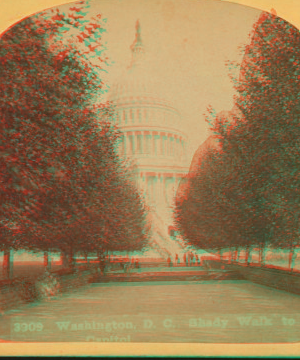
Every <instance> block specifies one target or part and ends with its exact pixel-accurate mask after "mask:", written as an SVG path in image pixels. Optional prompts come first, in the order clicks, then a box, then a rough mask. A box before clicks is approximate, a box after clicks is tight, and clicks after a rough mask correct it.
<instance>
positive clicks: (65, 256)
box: [60, 251, 68, 268]
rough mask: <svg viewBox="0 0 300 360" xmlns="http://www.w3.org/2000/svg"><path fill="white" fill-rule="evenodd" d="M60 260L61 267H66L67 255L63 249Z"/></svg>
mask: <svg viewBox="0 0 300 360" xmlns="http://www.w3.org/2000/svg"><path fill="white" fill-rule="evenodd" d="M60 260H61V264H62V266H63V268H66V267H67V266H68V257H67V254H66V252H65V251H62V252H61V254H60Z"/></svg>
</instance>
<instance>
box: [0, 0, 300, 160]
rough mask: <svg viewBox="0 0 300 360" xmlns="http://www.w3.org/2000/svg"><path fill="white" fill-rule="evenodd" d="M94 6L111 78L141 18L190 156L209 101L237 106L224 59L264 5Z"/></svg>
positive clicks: (238, 55)
mask: <svg viewBox="0 0 300 360" xmlns="http://www.w3.org/2000/svg"><path fill="white" fill-rule="evenodd" d="M2 1H4V2H6V0H2ZM15 1H20V0H15ZM30 1H32V0H30ZM30 1H29V3H30ZM52 1H54V0H52ZM236 1H237V2H238V1H239V0H236ZM244 1H245V0H244ZM252 1H253V3H255V2H256V3H257V1H256V0H252ZM259 1H260V2H261V3H263V2H265V3H266V6H268V7H269V10H270V9H271V8H272V7H273V8H274V7H275V9H276V5H277V9H278V6H279V3H278V1H277V0H273V2H272V1H270V0H265V1H263V0H259ZM286 1H289V0H286ZM42 2H43V3H45V5H46V4H47V5H46V6H45V7H49V6H50V5H51V4H50V3H51V1H50V0H42ZM239 2H242V1H239ZM248 2H249V1H248ZM281 2H282V1H281ZM298 3H300V1H299V2H298ZM272 4H273V5H274V6H272ZM70 6H72V5H71V4H67V5H63V6H61V8H62V9H63V8H65V7H67V8H68V7H70ZM277 9H276V10H277ZM90 10H91V12H94V13H102V14H103V16H104V17H106V18H107V24H106V28H107V33H105V34H104V39H103V40H104V41H106V42H107V47H108V50H107V55H108V56H109V58H110V59H111V60H112V62H113V64H112V65H111V66H110V67H109V68H108V75H107V77H106V78H105V80H106V81H107V82H108V83H109V84H112V83H114V82H117V81H118V80H119V79H120V80H121V79H122V76H123V74H124V73H125V72H126V67H127V66H128V65H129V63H130V60H131V52H130V45H131V44H132V42H133V40H134V37H135V23H136V20H137V19H139V20H140V23H141V30H142V31H141V34H142V39H143V43H144V46H145V49H146V54H147V57H148V64H149V68H148V69H147V74H148V75H149V79H153V78H156V79H159V82H160V83H161V86H160V89H159V94H160V95H161V97H163V98H166V99H167V100H171V101H173V103H175V104H176V107H177V108H178V110H179V111H180V112H181V114H182V129H183V131H184V132H185V133H186V134H187V135H188V137H189V146H188V158H189V161H190V160H191V158H192V156H193V154H194V152H195V151H196V150H197V148H198V147H199V145H200V144H201V143H202V142H203V141H204V140H205V139H206V138H207V136H208V135H209V133H208V125H207V124H206V122H205V114H206V113H207V108H208V106H212V107H213V108H214V109H215V110H216V112H219V111H223V110H230V109H231V108H232V106H233V95H234V90H233V86H232V83H231V80H230V78H229V76H228V69H227V68H226V66H225V62H226V61H227V60H229V61H237V62H241V60H242V52H241V50H240V49H239V47H240V46H241V45H244V44H246V43H249V42H250V37H249V33H250V31H251V29H252V25H253V23H254V22H255V20H256V19H257V18H258V16H259V14H260V11H259V10H257V9H255V8H251V7H247V6H242V5H237V4H234V3H231V2H227V1H220V0H197V1H195V0H151V1H150V0H147V1H145V0H94V1H93V2H92V6H91V8H90ZM277 12H278V10H277ZM0 21H1V18H0Z"/></svg>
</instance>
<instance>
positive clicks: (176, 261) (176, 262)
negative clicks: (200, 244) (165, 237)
mask: <svg viewBox="0 0 300 360" xmlns="http://www.w3.org/2000/svg"><path fill="white" fill-rule="evenodd" d="M176 264H178V254H176V256H175V266H176Z"/></svg>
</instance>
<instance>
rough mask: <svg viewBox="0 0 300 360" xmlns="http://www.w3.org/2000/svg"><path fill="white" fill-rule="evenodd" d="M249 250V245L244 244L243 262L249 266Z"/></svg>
mask: <svg viewBox="0 0 300 360" xmlns="http://www.w3.org/2000/svg"><path fill="white" fill-rule="evenodd" d="M250 251H251V248H250V246H249V245H247V246H246V255H245V263H246V265H247V266H249V264H250Z"/></svg>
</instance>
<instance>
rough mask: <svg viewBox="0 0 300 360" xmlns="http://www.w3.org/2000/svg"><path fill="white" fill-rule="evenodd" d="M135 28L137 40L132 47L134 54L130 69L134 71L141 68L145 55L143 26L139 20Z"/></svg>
mask: <svg viewBox="0 0 300 360" xmlns="http://www.w3.org/2000/svg"><path fill="white" fill-rule="evenodd" d="M135 28H136V33H135V39H134V42H133V44H132V45H131V47H130V49H131V52H132V60H131V64H130V66H129V69H134V68H135V67H137V66H139V65H140V64H141V61H142V59H143V58H144V55H145V49H144V45H143V42H142V37H141V24H140V21H139V20H137V22H136V26H135Z"/></svg>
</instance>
